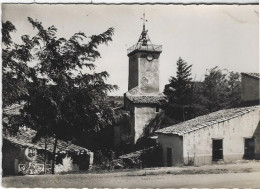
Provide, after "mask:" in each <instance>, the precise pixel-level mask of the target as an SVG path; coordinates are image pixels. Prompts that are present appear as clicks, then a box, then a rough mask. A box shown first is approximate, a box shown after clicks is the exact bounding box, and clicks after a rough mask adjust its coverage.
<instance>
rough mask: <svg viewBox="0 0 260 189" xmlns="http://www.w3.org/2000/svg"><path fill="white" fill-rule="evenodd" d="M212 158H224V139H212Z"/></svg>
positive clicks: (216, 159)
mask: <svg viewBox="0 0 260 189" xmlns="http://www.w3.org/2000/svg"><path fill="white" fill-rule="evenodd" d="M212 160H213V161H218V160H223V139H213V141H212Z"/></svg>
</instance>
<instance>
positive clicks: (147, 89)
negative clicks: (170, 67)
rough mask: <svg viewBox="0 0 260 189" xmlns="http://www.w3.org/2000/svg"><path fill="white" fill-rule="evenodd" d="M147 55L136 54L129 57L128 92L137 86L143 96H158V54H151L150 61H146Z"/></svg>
mask: <svg viewBox="0 0 260 189" xmlns="http://www.w3.org/2000/svg"><path fill="white" fill-rule="evenodd" d="M147 54H148V53H147V52H138V53H136V54H134V55H132V56H130V57H129V79H128V90H131V89H132V88H134V87H137V86H139V87H140V89H141V92H142V93H143V94H158V92H159V54H158V53H153V56H154V57H155V58H154V59H153V60H152V61H148V60H147V59H146V56H147ZM140 95H141V94H140Z"/></svg>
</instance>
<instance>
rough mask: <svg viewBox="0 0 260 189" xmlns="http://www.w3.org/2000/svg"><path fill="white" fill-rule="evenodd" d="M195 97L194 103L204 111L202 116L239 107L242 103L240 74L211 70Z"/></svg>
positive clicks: (216, 69)
mask: <svg viewBox="0 0 260 189" xmlns="http://www.w3.org/2000/svg"><path fill="white" fill-rule="evenodd" d="M195 95H196V98H195V99H194V103H195V104H196V105H198V109H200V111H201V110H202V109H204V111H203V112H202V113H201V114H205V113H210V112H214V111H217V110H220V109H227V108H233V107H237V106H239V105H240V102H241V99H240V96H241V81H240V74H239V73H234V72H228V71H227V70H221V69H219V68H218V67H215V68H212V69H209V70H208V71H207V73H206V74H205V79H204V81H203V82H202V83H200V86H198V87H197V89H196V92H195ZM200 111H198V112H200Z"/></svg>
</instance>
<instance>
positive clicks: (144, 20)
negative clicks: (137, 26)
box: [141, 11, 148, 31]
mask: <svg viewBox="0 0 260 189" xmlns="http://www.w3.org/2000/svg"><path fill="white" fill-rule="evenodd" d="M141 19H142V20H143V31H145V22H147V21H148V20H146V19H145V11H144V13H143V18H141Z"/></svg>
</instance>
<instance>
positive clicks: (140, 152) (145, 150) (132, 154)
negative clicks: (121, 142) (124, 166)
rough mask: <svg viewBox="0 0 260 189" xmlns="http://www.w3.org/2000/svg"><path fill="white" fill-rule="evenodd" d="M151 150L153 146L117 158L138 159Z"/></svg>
mask: <svg viewBox="0 0 260 189" xmlns="http://www.w3.org/2000/svg"><path fill="white" fill-rule="evenodd" d="M153 149H154V146H152V147H149V148H146V149H143V150H139V151H135V152H132V153H129V154H124V155H121V156H119V158H121V159H132V158H138V157H140V156H141V155H142V154H143V153H144V152H147V151H150V150H153Z"/></svg>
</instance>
